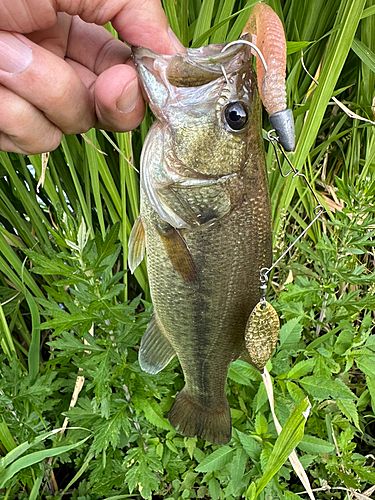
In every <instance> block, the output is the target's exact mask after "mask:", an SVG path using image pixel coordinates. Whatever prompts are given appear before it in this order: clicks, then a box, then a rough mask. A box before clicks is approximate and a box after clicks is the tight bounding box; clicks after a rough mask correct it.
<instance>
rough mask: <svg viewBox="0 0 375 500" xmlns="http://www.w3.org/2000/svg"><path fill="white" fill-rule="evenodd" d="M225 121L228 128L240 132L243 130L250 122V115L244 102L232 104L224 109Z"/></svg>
mask: <svg viewBox="0 0 375 500" xmlns="http://www.w3.org/2000/svg"><path fill="white" fill-rule="evenodd" d="M224 119H225V122H226V123H227V125H228V127H229V128H230V129H231V130H233V131H235V132H238V131H240V130H242V129H243V128H244V127H245V125H246V123H247V120H248V114H247V110H246V107H245V105H244V103H243V102H241V101H235V102H230V103H229V104H227V105H226V106H225V108H224Z"/></svg>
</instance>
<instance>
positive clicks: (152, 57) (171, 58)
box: [132, 44, 250, 87]
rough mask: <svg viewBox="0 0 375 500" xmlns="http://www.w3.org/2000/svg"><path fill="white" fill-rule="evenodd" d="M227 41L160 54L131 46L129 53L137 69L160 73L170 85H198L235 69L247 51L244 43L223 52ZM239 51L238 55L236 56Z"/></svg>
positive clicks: (242, 61) (247, 57) (155, 73)
mask: <svg viewBox="0 0 375 500" xmlns="http://www.w3.org/2000/svg"><path fill="white" fill-rule="evenodd" d="M226 45H227V44H211V45H207V46H205V47H200V48H196V49H186V51H185V53H179V54H175V55H160V54H156V53H154V52H153V51H152V50H150V49H146V48H144V47H133V48H132V54H133V59H134V62H135V64H136V66H137V68H138V69H139V70H140V71H141V74H142V70H143V71H148V72H151V73H153V74H154V75H158V76H159V77H160V76H162V77H163V76H164V80H165V83H166V84H169V85H172V86H174V87H198V86H201V85H204V84H206V83H209V82H211V81H213V80H216V79H218V78H220V77H222V76H224V73H223V68H224V71H225V73H226V74H230V73H231V72H233V71H236V70H238V69H239V67H240V66H242V65H243V64H244V62H245V61H246V59H247V60H250V52H249V51H248V50H247V48H246V47H244V46H238V45H237V46H233V47H229V48H228V49H227V50H225V51H223V49H224V48H225V47H226ZM239 54H242V57H238V56H239Z"/></svg>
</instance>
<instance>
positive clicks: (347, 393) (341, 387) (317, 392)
mask: <svg viewBox="0 0 375 500" xmlns="http://www.w3.org/2000/svg"><path fill="white" fill-rule="evenodd" d="M300 384H301V385H302V387H303V388H304V389H305V391H306V392H308V393H309V394H310V395H311V396H312V397H313V398H315V399H317V400H319V401H322V400H323V399H331V398H332V399H335V400H336V399H344V400H354V399H356V396H355V394H353V393H352V391H351V390H350V389H349V387H347V386H346V385H345V384H344V382H343V381H342V380H340V379H339V378H336V379H329V378H326V377H319V376H316V375H311V376H309V377H304V378H302V379H301V380H300Z"/></svg>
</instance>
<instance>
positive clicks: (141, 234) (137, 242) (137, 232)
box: [128, 217, 146, 274]
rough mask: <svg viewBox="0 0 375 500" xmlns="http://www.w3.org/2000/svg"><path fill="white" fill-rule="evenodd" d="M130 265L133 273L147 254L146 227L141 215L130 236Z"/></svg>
mask: <svg viewBox="0 0 375 500" xmlns="http://www.w3.org/2000/svg"><path fill="white" fill-rule="evenodd" d="M128 246H129V255H128V265H129V269H130V272H131V273H132V274H133V273H134V271H135V270H136V269H137V267H138V266H139V264H140V263H141V262H142V260H143V258H144V256H145V246H146V245H145V229H144V227H143V222H142V219H141V217H138V219H137V220H136V221H135V222H134V226H133V228H132V230H131V233H130V236H129V244H128Z"/></svg>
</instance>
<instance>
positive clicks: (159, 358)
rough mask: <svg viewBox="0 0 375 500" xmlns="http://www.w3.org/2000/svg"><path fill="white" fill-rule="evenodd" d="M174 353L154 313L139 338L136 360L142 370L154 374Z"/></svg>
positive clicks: (164, 365)
mask: <svg viewBox="0 0 375 500" xmlns="http://www.w3.org/2000/svg"><path fill="white" fill-rule="evenodd" d="M175 355H176V353H175V351H174V349H173V347H172V346H171V344H170V342H169V340H168V339H167V338H166V337H165V335H163V333H162V332H161V330H160V328H159V326H158V324H157V320H156V318H155V314H154V315H153V316H152V318H151V320H150V322H149V324H148V326H147V329H146V332H145V334H144V335H143V337H142V340H141V347H140V349H139V355H138V360H139V364H140V367H141V368H142V370H143V371H145V372H147V373H150V374H151V375H155V374H156V373H159V372H160V371H161V370H163V369H164V368H165V367H166V366H167V365H168V363H169V362H170V361H171V360H172V359H173V358H174V356H175Z"/></svg>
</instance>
